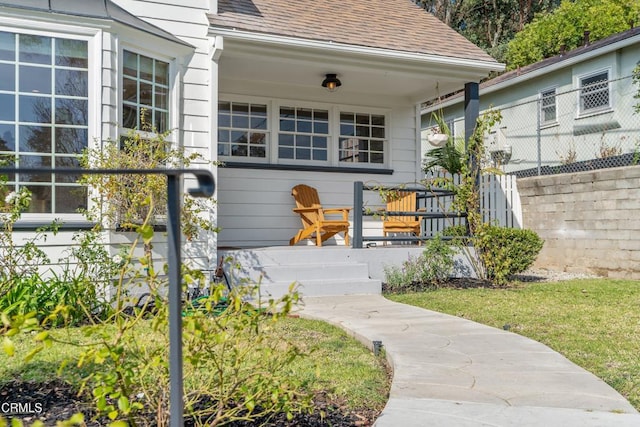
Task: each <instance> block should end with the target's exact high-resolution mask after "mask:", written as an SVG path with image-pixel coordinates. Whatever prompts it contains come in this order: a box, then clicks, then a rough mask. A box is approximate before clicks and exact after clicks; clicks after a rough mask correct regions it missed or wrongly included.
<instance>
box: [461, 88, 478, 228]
mask: <svg viewBox="0 0 640 427" xmlns="http://www.w3.org/2000/svg"><path fill="white" fill-rule="evenodd" d="M479 116H480V85H479V84H478V83H476V82H469V83H465V85H464V148H465V151H466V150H468V149H469V141H470V140H471V138H472V137H473V132H474V131H475V128H476V123H477V122H478V117H479ZM480 143H482V142H480ZM478 161H479V159H477V158H476V156H475V155H474V154H471V156H470V157H469V162H470V163H471V164H470V165H469V169H470V170H471V171H473V173H474V174H475V179H474V182H475V191H476V192H477V193H478V194H480V166H479V165H478ZM478 209H480V206H478ZM466 222H467V224H468V221H466Z"/></svg>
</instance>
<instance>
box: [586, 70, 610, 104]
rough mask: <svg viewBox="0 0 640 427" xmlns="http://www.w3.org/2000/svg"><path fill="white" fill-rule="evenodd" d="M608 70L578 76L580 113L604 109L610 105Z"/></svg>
mask: <svg viewBox="0 0 640 427" xmlns="http://www.w3.org/2000/svg"><path fill="white" fill-rule="evenodd" d="M609 90H610V88H609V71H601V72H598V73H596V74H591V75H588V76H585V77H581V78H580V114H586V113H591V112H595V111H600V110H606V109H608V108H610V107H611V94H610V92H609Z"/></svg>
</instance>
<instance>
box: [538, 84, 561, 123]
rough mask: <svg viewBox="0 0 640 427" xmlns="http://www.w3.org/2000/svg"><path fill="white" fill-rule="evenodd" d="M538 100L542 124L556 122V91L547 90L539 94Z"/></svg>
mask: <svg viewBox="0 0 640 427" xmlns="http://www.w3.org/2000/svg"><path fill="white" fill-rule="evenodd" d="M540 100H541V101H540V117H541V121H542V123H543V124H550V123H555V122H556V120H557V108H556V90H555V89H548V90H544V91H542V92H540Z"/></svg>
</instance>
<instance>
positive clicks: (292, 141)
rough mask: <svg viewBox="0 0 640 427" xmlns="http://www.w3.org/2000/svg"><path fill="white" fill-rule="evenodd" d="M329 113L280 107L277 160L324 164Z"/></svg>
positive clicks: (326, 111)
mask: <svg viewBox="0 0 640 427" xmlns="http://www.w3.org/2000/svg"><path fill="white" fill-rule="evenodd" d="M328 137H329V111H328V110H317V109H312V108H293V107H280V132H279V133H278V158H280V159H295V160H319V161H327V148H328V147H327V141H328Z"/></svg>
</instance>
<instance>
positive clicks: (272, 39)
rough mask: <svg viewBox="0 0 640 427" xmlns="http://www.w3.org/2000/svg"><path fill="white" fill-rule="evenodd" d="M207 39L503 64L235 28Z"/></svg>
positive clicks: (497, 67)
mask: <svg viewBox="0 0 640 427" xmlns="http://www.w3.org/2000/svg"><path fill="white" fill-rule="evenodd" d="M209 35H210V36H222V37H228V38H229V39H234V40H239V41H244V42H253V43H266V44H273V45H279V46H284V47H297V48H302V49H318V50H329V51H333V52H340V53H345V54H350V55H363V56H370V57H374V58H377V59H381V60H388V61H410V62H416V63H423V64H429V65H433V64H437V65H442V66H449V67H464V68H473V69H476V70H481V71H483V72H489V71H502V70H504V69H505V64H501V63H499V62H495V61H482V60H476V59H463V58H456V57H451V56H442V55H433V54H424V53H418V52H406V51H400V50H392V49H381V48H372V47H366V46H358V45H351V44H345V43H335V42H332V41H330V40H329V41H321V40H312V39H302V38H298V37H289V36H276V35H272V34H264V33H255V32H250V31H244V30H238V29H235V28H230V29H228V28H210V30H209Z"/></svg>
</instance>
